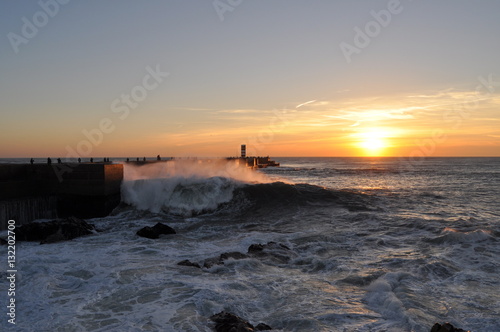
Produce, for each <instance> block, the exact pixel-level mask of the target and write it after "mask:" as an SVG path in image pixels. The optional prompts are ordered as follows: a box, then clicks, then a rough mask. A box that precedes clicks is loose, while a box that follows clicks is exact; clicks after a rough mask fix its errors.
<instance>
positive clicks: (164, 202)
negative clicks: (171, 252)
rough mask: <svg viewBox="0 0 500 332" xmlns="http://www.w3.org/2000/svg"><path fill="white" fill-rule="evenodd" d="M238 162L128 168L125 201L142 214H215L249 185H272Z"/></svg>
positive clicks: (175, 162) (262, 175) (156, 164)
mask: <svg viewBox="0 0 500 332" xmlns="http://www.w3.org/2000/svg"><path fill="white" fill-rule="evenodd" d="M270 181H271V180H270V179H269V178H268V177H267V176H266V175H264V174H262V173H259V172H255V171H253V170H251V169H249V168H247V167H245V166H242V165H239V164H238V160H225V159H213V160H175V161H169V162H163V163H151V164H146V165H141V166H136V165H133V164H124V181H123V184H122V189H121V192H122V201H123V202H124V203H127V204H129V205H132V206H134V207H136V208H137V209H139V210H148V211H151V212H154V213H158V212H160V211H163V212H167V213H172V214H179V215H183V216H191V215H192V214H199V213H201V212H204V211H205V212H206V211H213V210H215V209H216V208H217V207H218V206H219V205H220V204H222V203H227V202H229V201H231V199H232V198H233V191H234V190H235V189H236V188H237V187H241V186H242V185H243V184H245V183H253V184H256V183H269V182H270Z"/></svg>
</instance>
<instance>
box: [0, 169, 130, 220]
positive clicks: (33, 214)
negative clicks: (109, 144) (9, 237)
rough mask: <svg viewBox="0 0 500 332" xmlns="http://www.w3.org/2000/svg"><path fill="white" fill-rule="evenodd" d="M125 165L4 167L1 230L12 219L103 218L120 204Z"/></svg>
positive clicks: (0, 182)
mask: <svg viewBox="0 0 500 332" xmlns="http://www.w3.org/2000/svg"><path fill="white" fill-rule="evenodd" d="M122 180H123V165H121V164H110V163H82V164H52V165H48V164H33V165H30V164H28V165H26V164H3V165H0V229H5V227H6V225H7V221H8V220H9V219H14V220H16V223H17V224H23V223H27V222H30V221H32V220H34V219H39V218H56V217H66V216H71V215H73V216H76V217H80V218H93V217H103V216H106V215H108V214H109V213H110V212H111V211H112V210H113V209H114V208H115V207H116V206H117V205H118V204H119V203H120V198H121V197H120V185H121V182H122Z"/></svg>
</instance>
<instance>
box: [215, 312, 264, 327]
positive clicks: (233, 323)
mask: <svg viewBox="0 0 500 332" xmlns="http://www.w3.org/2000/svg"><path fill="white" fill-rule="evenodd" d="M210 319H211V320H212V321H213V322H215V331H216V332H249V331H255V330H254V327H253V325H252V324H250V323H249V322H247V321H245V320H243V319H242V318H240V317H238V316H236V315H233V314H231V313H229V312H225V311H222V312H220V313H218V314H215V315H213V316H212V317H210Z"/></svg>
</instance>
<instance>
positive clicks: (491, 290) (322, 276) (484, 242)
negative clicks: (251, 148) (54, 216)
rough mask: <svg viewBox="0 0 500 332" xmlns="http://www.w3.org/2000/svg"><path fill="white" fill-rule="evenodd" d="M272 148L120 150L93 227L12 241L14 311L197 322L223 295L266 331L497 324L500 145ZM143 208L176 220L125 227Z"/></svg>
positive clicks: (71, 324)
mask: <svg viewBox="0 0 500 332" xmlns="http://www.w3.org/2000/svg"><path fill="white" fill-rule="evenodd" d="M278 161H279V162H281V165H282V167H279V168H267V169H263V170H258V171H251V170H248V169H245V168H240V167H234V168H233V165H231V164H230V163H229V164H227V163H224V162H215V163H207V162H205V161H203V162H198V161H196V160H186V161H184V160H180V161H177V160H176V161H174V162H170V161H169V162H166V163H158V164H146V165H143V166H132V165H129V164H126V165H125V181H124V182H123V186H122V196H123V203H122V204H121V205H120V206H119V207H118V208H117V209H115V211H114V212H113V214H112V215H111V216H108V217H105V218H96V219H92V220H89V222H91V223H93V224H95V225H96V227H97V229H99V230H100V232H99V233H98V234H96V235H92V236H87V237H82V238H78V239H75V240H73V241H68V242H63V243H54V244H47V245H39V244H37V243H18V261H19V262H18V270H19V280H20V281H19V283H18V285H19V289H18V293H17V295H16V296H17V298H18V299H19V307H18V314H19V325H18V327H19V328H20V329H21V330H22V331H103V332H104V331H141V330H152V331H207V332H208V331H212V330H213V329H212V327H213V323H212V322H211V321H210V320H209V317H210V316H211V315H213V314H215V313H218V312H220V311H222V310H225V311H230V312H233V313H235V314H237V315H239V316H241V317H243V318H245V319H247V320H249V321H250V322H251V323H252V324H254V325H255V324H257V323H259V322H264V323H266V324H268V325H270V326H272V327H273V328H274V329H275V330H276V331H325V332H326V331H370V332H371V331H391V332H392V331H394V332H396V331H397V332H401V331H417V332H428V331H429V330H430V328H431V326H432V325H433V324H434V323H435V322H441V323H442V322H445V321H449V322H451V323H453V324H454V325H455V326H459V327H462V328H464V329H470V330H472V331H475V332H477V331H498V330H500V323H499V322H500V313H499V312H498V303H500V293H499V292H498V289H499V288H500V280H499V278H498V275H500V261H499V257H500V207H499V206H498V204H496V203H497V200H498V197H500V189H499V188H500V158H429V159H427V160H423V161H422V162H421V163H419V164H417V165H414V167H411V168H408V167H407V165H401V162H400V161H399V160H397V159H391V158H379V159H377V158H288V159H285V158H284V159H281V160H278ZM156 222H162V223H165V224H168V225H169V226H171V227H173V228H174V229H175V230H176V232H177V234H174V235H165V236H162V237H160V238H159V239H156V240H150V239H145V238H141V237H138V236H137V235H136V234H135V233H136V232H137V230H139V229H140V228H142V227H144V226H152V225H154V224H155V223H156ZM270 241H272V242H275V243H276V245H274V246H272V247H271V249H269V251H268V253H269V255H267V256H266V255H264V256H248V257H244V258H241V259H235V258H229V259H226V260H225V261H224V262H223V264H215V265H210V264H209V265H207V266H206V267H202V268H196V267H190V266H180V265H177V263H178V262H180V261H183V260H190V261H191V262H194V263H197V264H199V265H200V266H204V264H205V263H206V262H207V261H211V259H212V260H213V259H214V258H215V259H218V257H220V255H221V254H224V253H230V252H239V253H243V254H246V253H247V251H248V248H249V246H251V245H252V244H266V243H268V242H270ZM285 247H286V248H288V249H285ZM1 264H5V262H1ZM1 267H2V271H4V270H6V269H4V266H3V265H2V266H1ZM4 279H5V278H3V279H2V280H1V281H0V286H1V287H4V286H5V284H6V280H4ZM5 326H6V325H5V321H1V322H0V327H1V328H2V329H3V328H4V327H5Z"/></svg>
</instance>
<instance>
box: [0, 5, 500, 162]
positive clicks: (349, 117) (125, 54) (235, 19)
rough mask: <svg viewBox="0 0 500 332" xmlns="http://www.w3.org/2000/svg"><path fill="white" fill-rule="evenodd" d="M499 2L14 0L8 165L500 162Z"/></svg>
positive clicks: (9, 23)
mask: <svg viewBox="0 0 500 332" xmlns="http://www.w3.org/2000/svg"><path fill="white" fill-rule="evenodd" d="M499 18H500V1H496V0H476V1H464V0H443V1H433V0H413V1H411V0H401V1H397V0H384V1H378V0H377V1H375V0H370V1H334V0H317V1H305V0H303V1H298V0H273V1H268V0H220V1H219V0H216V1H212V0H204V1H202V0H198V1H194V0H192V1H186V0H171V1H165V0H151V1H132V0H120V1H118V0H115V1H113V0H109V1H82V0H71V1H69V0H64V1H63V0H41V1H40V2H38V1H2V2H1V3H0V34H1V39H0V57H1V61H0V100H1V104H0V109H1V114H2V118H1V122H0V140H1V144H0V158H12V157H48V156H51V157H54V158H57V157H76V156H81V157H82V158H87V157H103V156H108V157H119V156H120V157H137V156H141V157H142V156H156V155H157V154H160V155H162V156H214V157H215V156H231V155H237V154H238V153H239V146H240V144H247V150H248V154H251V155H271V156H273V157H278V156H369V155H375V156H378V155H380V156H500V38H499V33H500V19H499Z"/></svg>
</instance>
